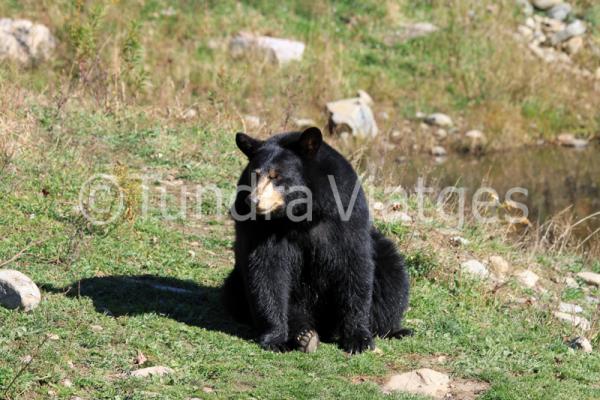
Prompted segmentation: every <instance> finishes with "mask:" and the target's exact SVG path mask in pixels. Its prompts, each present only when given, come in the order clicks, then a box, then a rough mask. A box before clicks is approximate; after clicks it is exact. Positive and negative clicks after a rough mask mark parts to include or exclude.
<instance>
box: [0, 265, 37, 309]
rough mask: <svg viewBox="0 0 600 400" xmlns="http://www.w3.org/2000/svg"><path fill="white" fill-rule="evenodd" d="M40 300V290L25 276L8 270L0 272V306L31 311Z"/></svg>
mask: <svg viewBox="0 0 600 400" xmlns="http://www.w3.org/2000/svg"><path fill="white" fill-rule="evenodd" d="M41 300H42V295H41V293H40V289H39V288H38V287H37V285H36V284H35V283H34V282H33V281H32V280H31V279H29V277H28V276H27V275H25V274H23V273H21V272H19V271H15V270H10V269H5V270H0V305H2V306H4V307H6V308H9V309H17V308H18V309H21V310H23V311H31V310H33V309H34V308H36V307H37V306H38V305H39V304H40V301H41Z"/></svg>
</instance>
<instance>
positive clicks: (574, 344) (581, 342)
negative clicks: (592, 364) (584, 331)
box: [569, 336, 594, 353]
mask: <svg viewBox="0 0 600 400" xmlns="http://www.w3.org/2000/svg"><path fill="white" fill-rule="evenodd" d="M569 346H570V347H571V348H573V349H576V350H581V351H583V352H584V353H591V352H592V351H594V349H593V348H592V344H591V343H590V341H589V340H587V339H586V338H584V337H583V336H578V337H576V338H575V339H573V340H571V341H570V342H569Z"/></svg>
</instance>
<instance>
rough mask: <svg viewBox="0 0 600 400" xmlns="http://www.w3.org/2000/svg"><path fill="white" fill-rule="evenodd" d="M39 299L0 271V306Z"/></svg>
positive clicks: (28, 305) (29, 306)
mask: <svg viewBox="0 0 600 400" xmlns="http://www.w3.org/2000/svg"><path fill="white" fill-rule="evenodd" d="M0 21H1V20H0ZM41 299H42V295H41V293H40V289H39V288H38V287H37V286H36V284H35V283H33V281H32V280H31V279H29V277H27V276H26V275H24V274H22V273H21V272H19V271H15V270H10V269H5V270H0V305H2V306H4V307H6V308H9V309H15V308H18V309H21V310H24V311H31V310H33V309H34V308H36V307H37V306H38V304H40V301H41Z"/></svg>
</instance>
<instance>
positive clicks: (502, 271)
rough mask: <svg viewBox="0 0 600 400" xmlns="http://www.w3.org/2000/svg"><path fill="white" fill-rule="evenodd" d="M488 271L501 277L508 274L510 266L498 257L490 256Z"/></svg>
mask: <svg viewBox="0 0 600 400" xmlns="http://www.w3.org/2000/svg"><path fill="white" fill-rule="evenodd" d="M490 269H491V270H492V272H494V274H496V275H499V276H503V275H506V274H508V273H509V272H510V264H509V263H508V261H506V260H505V259H504V258H502V257H500V256H491V257H490Z"/></svg>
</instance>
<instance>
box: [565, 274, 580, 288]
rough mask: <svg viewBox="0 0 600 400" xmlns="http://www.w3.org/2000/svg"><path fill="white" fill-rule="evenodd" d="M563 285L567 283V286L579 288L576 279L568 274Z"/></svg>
mask: <svg viewBox="0 0 600 400" xmlns="http://www.w3.org/2000/svg"><path fill="white" fill-rule="evenodd" d="M565 285H567V287H568V288H571V289H577V288H579V284H578V283H577V281H576V280H575V279H573V278H571V277H570V276H567V277H566V278H565Z"/></svg>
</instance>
